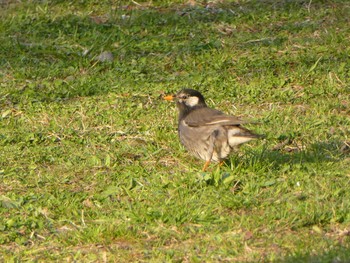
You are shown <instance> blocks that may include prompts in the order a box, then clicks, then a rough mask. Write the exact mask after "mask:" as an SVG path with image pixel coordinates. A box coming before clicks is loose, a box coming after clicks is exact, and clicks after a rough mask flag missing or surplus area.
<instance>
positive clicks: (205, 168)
mask: <svg viewBox="0 0 350 263" xmlns="http://www.w3.org/2000/svg"><path fill="white" fill-rule="evenodd" d="M209 164H210V160H209V161H206V162H205V164H204V166H203V169H202V171H203V172H205V171H206V170H207V168H208V166H209Z"/></svg>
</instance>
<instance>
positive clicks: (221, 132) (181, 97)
mask: <svg viewBox="0 0 350 263" xmlns="http://www.w3.org/2000/svg"><path fill="white" fill-rule="evenodd" d="M164 99H166V100H174V99H175V100H176V105H177V107H178V110H179V119H178V132H179V138H180V141H181V143H182V144H183V145H184V146H185V148H186V149H187V150H188V151H189V152H190V153H191V154H192V155H194V156H195V157H197V158H199V159H202V160H205V164H204V166H203V171H205V170H206V168H207V167H208V165H209V164H210V162H211V161H214V162H222V161H223V160H224V159H226V158H227V157H228V155H229V154H230V153H231V152H232V150H233V149H234V148H235V147H237V146H239V145H240V144H243V143H246V142H248V141H250V140H253V139H256V138H259V137H260V135H257V134H254V133H253V132H251V131H249V130H248V129H246V128H244V127H242V124H244V123H246V122H245V121H243V120H241V119H239V118H237V117H235V116H229V115H226V114H224V113H223V112H221V111H218V110H215V109H212V108H209V107H208V106H207V104H206V103H205V99H204V97H203V95H202V94H201V93H200V92H198V91H196V90H193V89H183V90H181V91H180V92H178V93H177V94H176V95H172V96H166V97H164Z"/></svg>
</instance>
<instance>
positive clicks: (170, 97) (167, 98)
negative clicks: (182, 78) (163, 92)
mask: <svg viewBox="0 0 350 263" xmlns="http://www.w3.org/2000/svg"><path fill="white" fill-rule="evenodd" d="M163 99H165V100H169V101H172V100H174V99H175V95H168V96H165V97H163Z"/></svg>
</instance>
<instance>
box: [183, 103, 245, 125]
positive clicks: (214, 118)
mask: <svg viewBox="0 0 350 263" xmlns="http://www.w3.org/2000/svg"><path fill="white" fill-rule="evenodd" d="M185 123H186V124H187V125H188V126H191V127H198V126H211V125H220V126H224V125H240V124H243V123H247V122H246V121H243V120H241V119H239V118H237V117H235V116H228V115H226V114H224V113H222V112H221V111H218V110H215V109H211V108H208V107H205V108H200V109H196V110H194V111H192V112H191V113H190V114H189V115H187V116H186V118H185Z"/></svg>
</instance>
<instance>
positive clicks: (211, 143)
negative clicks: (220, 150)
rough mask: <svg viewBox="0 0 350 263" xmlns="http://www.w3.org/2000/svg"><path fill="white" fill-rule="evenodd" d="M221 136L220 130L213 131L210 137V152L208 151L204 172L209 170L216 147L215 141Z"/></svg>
mask: <svg viewBox="0 0 350 263" xmlns="http://www.w3.org/2000/svg"><path fill="white" fill-rule="evenodd" d="M218 134H219V131H218V130H215V131H213V133H212V134H211V135H210V137H209V145H208V151H207V160H206V161H205V164H204V166H203V169H202V170H203V172H205V170H206V169H207V168H208V166H209V164H210V161H211V158H212V157H213V153H214V147H215V140H216V138H217V136H218Z"/></svg>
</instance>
